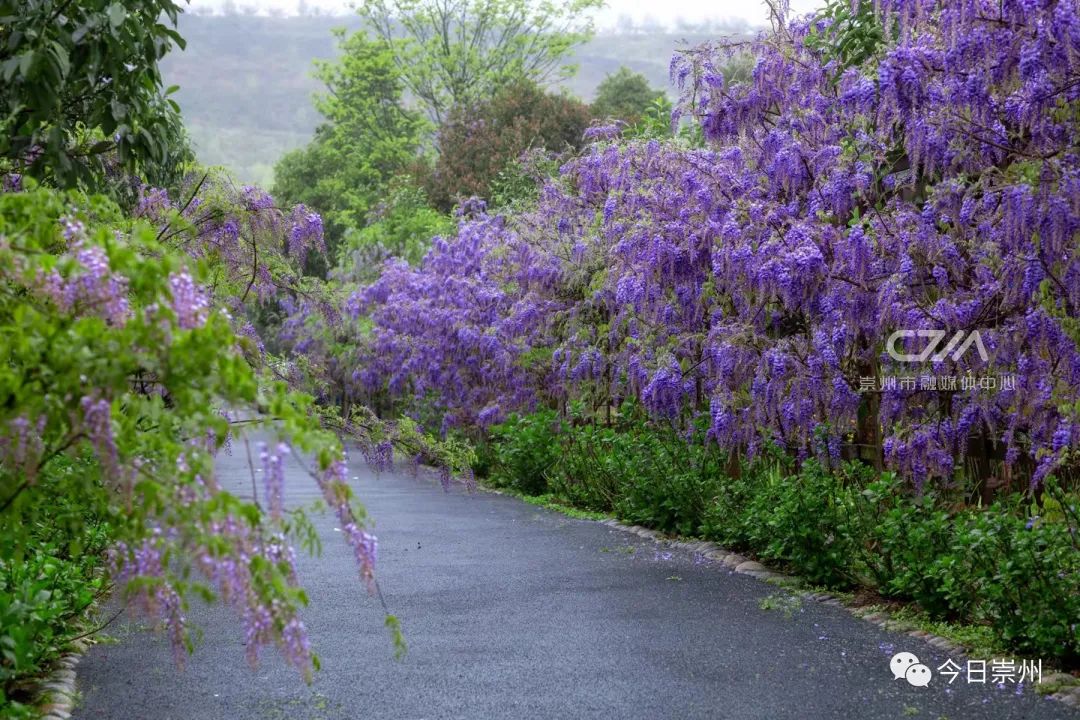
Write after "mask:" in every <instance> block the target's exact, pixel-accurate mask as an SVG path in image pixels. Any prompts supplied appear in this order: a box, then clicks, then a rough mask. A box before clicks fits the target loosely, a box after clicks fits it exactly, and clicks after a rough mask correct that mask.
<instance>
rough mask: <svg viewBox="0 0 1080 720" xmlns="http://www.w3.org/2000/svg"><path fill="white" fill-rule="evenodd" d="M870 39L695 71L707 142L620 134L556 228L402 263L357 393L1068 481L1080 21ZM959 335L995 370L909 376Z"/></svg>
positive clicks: (910, 19)
mask: <svg viewBox="0 0 1080 720" xmlns="http://www.w3.org/2000/svg"><path fill="white" fill-rule="evenodd" d="M871 19H872V20H873V22H875V23H878V24H880V25H881V27H882V28H883V32H882V33H881V36H882V37H884V38H888V40H886V41H882V43H881V44H880V46H879V47H876V48H874V49H873V52H872V53H870V54H869V56H868V58H867V59H864V60H861V61H859V62H858V63H850V64H845V61H844V59H843V58H842V57H840V56H839V55H838V54H837V50H836V43H835V42H822V38H823V37H825V38H829V37H830V36H829V32H831V31H832V30H831V29H830V26H829V22H828V21H826V20H821V19H817V18H814V17H807V18H802V19H795V20H790V19H783V20H781V21H780V23H779V24H778V25H777V27H776V28H774V30H773V31H772V32H769V33H763V34H762V35H761V36H760V37H759V38H758V39H757V40H756V41H754V42H753V43H752V44H751V45H750V47H749V48H747V47H746V46H745V45H718V46H714V47H702V48H698V49H695V50H692V51H688V52H685V53H683V54H681V55H679V56H676V58H675V59H674V61H673V64H672V76H673V79H674V80H675V81H676V82H677V83H679V84H680V87H681V88H682V90H683V93H684V95H683V99H682V102H681V106H680V109H679V110H678V111H677V112H676V118H675V120H676V121H679V119H680V117H687V116H689V117H691V118H692V120H693V122H695V123H697V124H698V125H699V127H700V128H701V131H702V135H703V137H704V142H703V143H702V144H701V145H700V146H695V145H692V144H688V143H687V142H684V141H682V140H678V141H665V142H661V141H656V140H652V141H647V142H643V141H621V140H618V139H606V138H607V137H608V135H607V134H606V133H596V138H597V140H598V142H597V143H595V144H593V145H592V146H591V148H590V149H589V150H588V151H586V153H585V154H584V155H583V156H581V157H579V158H577V159H575V160H572V161H571V162H569V163H568V164H567V165H566V166H565V167H563V169H562V172H561V176H560V177H559V178H558V179H557V180H555V181H553V182H551V183H550V184H549V185H548V186H547V187H545V188H544V189H543V191H542V192H541V194H540V198H539V202H538V205H537V207H536V208H535V209H533V210H530V211H527V212H522V213H518V214H514V215H510V216H505V217H504V216H489V215H487V214H479V215H476V216H474V217H472V218H463V220H462V223H461V226H460V228H459V231H458V234H457V236H456V237H453V238H443V239H438V240H437V241H436V242H435V245H434V247H433V248H432V250H431V252H430V254H429V255H428V257H427V258H426V259H425V261H424V263H423V264H422V266H421V267H420V268H418V269H414V268H409V267H407V266H405V265H403V264H400V263H397V264H394V263H391V264H389V265H388V266H387V267H386V268H385V269H384V271H383V274H382V276H381V277H380V279H379V280H378V281H376V282H375V283H374V284H373V285H371V286H370V287H369V288H367V289H366V290H364V291H363V292H362V293H360V294H359V295H358V297H357V299H356V303H355V307H356V308H357V309H358V310H359V311H361V312H362V313H363V314H364V316H365V319H366V321H370V322H371V323H372V324H373V326H372V328H371V330H370V336H371V338H372V343H373V348H376V350H374V351H373V358H372V360H373V362H370V363H364V364H363V365H362V366H361V367H362V369H361V370H359V371H358V380H359V381H360V382H361V383H362V384H363V386H364V387H366V388H379V389H382V390H386V391H388V392H390V393H391V394H395V395H398V396H412V397H417V398H421V399H423V398H434V402H436V403H441V404H442V405H443V406H444V408H445V410H446V415H445V418H446V420H445V422H446V423H462V424H480V425H483V424H485V423H487V422H492V421H496V420H498V419H499V418H501V417H502V416H503V415H504V414H505V413H506V412H508V411H510V410H515V409H519V408H522V407H527V406H529V405H530V404H531V403H534V402H536V400H537V398H549V399H555V400H557V399H566V398H568V397H588V398H593V399H595V400H596V406H597V407H600V406H603V405H606V404H609V403H615V404H617V403H618V402H620V401H621V400H622V399H625V398H630V397H633V398H637V399H639V400H640V401H641V402H642V404H643V405H644V406H645V407H646V408H647V409H648V410H649V411H650V412H651V413H653V414H654V415H655V416H656V417H660V418H668V419H673V420H679V421H687V420H689V419H692V418H696V417H705V418H706V419H707V424H708V427H709V436H710V438H711V439H712V440H714V441H715V442H717V443H719V444H720V445H721V446H723V447H725V448H728V449H730V450H737V451H739V452H740V453H749V454H751V455H752V454H754V453H756V452H759V451H760V450H761V448H762V447H763V446H764V445H765V444H774V445H780V446H782V447H783V448H785V449H787V450H788V451H789V452H791V453H793V454H795V455H797V456H799V457H809V456H817V457H819V458H820V459H822V461H824V462H826V463H834V462H837V461H839V460H840V459H841V457H842V456H843V455H844V453H845V452H854V451H858V450H859V449H860V448H861V449H862V453H863V456H864V457H866V456H867V455H870V456H876V457H877V458H878V459H879V461H880V462H883V463H885V464H886V465H888V466H891V467H893V468H895V469H897V470H899V471H900V472H902V473H903V474H905V475H906V476H907V477H909V478H910V479H911V480H912V481H913V482H914V483H916V484H917V485H921V484H922V483H923V482H925V481H927V480H928V479H930V478H934V477H938V478H948V477H951V476H952V475H953V474H954V472H955V471H956V470H957V468H958V467H959V464H960V463H962V462H963V460H964V458H965V456H966V455H967V454H968V452H969V448H970V445H971V443H972V442H973V441H975V440H977V439H980V438H983V439H986V440H988V441H989V442H992V443H996V444H999V445H1000V446H1001V447H1003V449H1004V457H1005V467H1006V473H1007V474H1012V475H1016V476H1019V475H1020V474H1021V471H1022V474H1023V481H1024V482H1027V483H1030V484H1031V485H1038V484H1039V483H1041V482H1042V481H1043V479H1044V478H1045V477H1046V475H1047V474H1048V473H1050V472H1052V471H1053V469H1054V468H1055V467H1057V466H1059V465H1060V464H1061V463H1062V462H1065V461H1066V460H1067V456H1068V451H1069V449H1070V448H1075V447H1076V444H1077V441H1078V440H1080V431H1078V428H1080V418H1078V417H1077V414H1078V407H1080V406H1078V404H1077V402H1076V401H1077V399H1078V396H1077V391H1076V388H1077V387H1080V331H1078V328H1077V324H1076V320H1077V318H1078V316H1080V242H1078V241H1077V239H1078V232H1080V154H1078V152H1077V148H1076V147H1075V138H1076V136H1077V131H1078V127H1077V122H1076V117H1077V113H1076V110H1077V107H1078V106H1080V82H1077V78H1080V7H1078V5H1077V3H1076V0H1025V1H1020V0H1005V1H1004V2H998V0H994V1H993V2H990V1H989V0H955V1H952V0H950V1H949V2H943V1H941V0H882V1H881V2H878V3H876V5H875V10H874V12H873V15H872V18H871ZM833 40H835V38H833ZM747 50H749V51H750V52H752V54H753V55H754V57H755V64H754V69H753V72H752V76H751V78H750V79H749V80H748V81H747V82H730V81H729V80H728V79H727V78H725V76H724V73H723V70H722V68H723V67H724V65H725V62H726V61H727V60H728V59H730V58H731V57H733V56H734V55H736V54H738V53H742V52H746V51H747ZM896 333H900V336H899V337H900V339H899V340H897V338H896V337H894V334H896ZM934 333H938V334H939V335H940V336H942V337H944V338H946V340H949V339H952V338H954V337H959V339H960V340H961V341H962V339H963V338H969V337H971V336H972V334H974V333H978V336H979V340H980V344H981V347H980V346H979V345H971V344H968V345H966V346H965V345H963V344H961V343H960V342H959V341H957V342H956V343H954V344H952V345H951V346H949V347H948V348H947V349H948V352H937V353H932V354H929V355H927V357H926V358H925V359H924V360H919V361H914V362H912V361H909V360H908V359H904V356H905V355H915V356H919V355H920V352H921V351H922V350H923V349H924V347H925V345H926V342H927V340H926V338H927V337H929V336H930V335H932V334H934ZM947 344H948V343H947V342H942V344H941V347H940V348H939V349H941V350H944V349H946V347H947ZM982 349H985V350H986V352H985V354H984V353H983V352H981V350H982ZM959 350H963V352H959ZM908 378H912V379H913V380H912V381H908ZM948 378H953V382H952V383H950V382H948ZM939 380H941V383H940V384H939V382H938V381H939Z"/></svg>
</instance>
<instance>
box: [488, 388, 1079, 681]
mask: <svg viewBox="0 0 1080 720" xmlns="http://www.w3.org/2000/svg"><path fill="white" fill-rule="evenodd" d="M555 420H556V418H555V415H554V414H553V413H551V412H549V411H548V412H544V413H542V414H538V415H529V416H525V417H517V416H515V417H514V418H512V420H511V421H510V422H508V423H506V424H504V425H502V426H498V428H497V429H496V431H495V432H493V433H492V434H491V437H490V438H489V440H488V443H487V444H486V445H485V448H486V452H485V454H486V455H487V456H488V457H490V458H492V460H491V462H493V463H494V464H495V467H496V468H497V470H496V471H495V476H496V478H497V482H499V483H501V484H513V483H514V482H515V480H518V479H520V478H532V479H533V480H532V481H531V482H530V481H526V482H520V481H519V482H518V484H517V485H515V487H517V489H519V490H521V491H523V492H528V493H532V494H541V493H547V495H546V498H547V499H548V500H549V501H550V502H554V503H557V504H565V505H570V506H573V507H578V508H583V509H586V510H593V511H601V512H610V513H613V514H614V515H616V516H617V517H619V518H620V519H622V520H623V521H625V522H629V523H634V524H640V525H645V526H648V527H652V528H655V529H658V530H661V531H664V532H668V533H678V534H681V535H684V536H702V537H705V538H708V539H712V540H716V541H718V542H719V543H721V544H722V545H724V546H725V547H728V548H731V549H733V550H739V551H743V552H749V553H752V554H753V555H755V556H756V557H759V558H761V559H763V560H766V561H769V562H770V563H771V564H774V565H776V566H779V567H782V568H786V569H789V570H791V571H792V572H794V573H796V574H798V575H800V576H802V577H803V578H805V579H806V580H807V581H809V582H811V583H814V584H817V585H823V586H827V587H832V588H836V589H844V590H852V589H857V588H863V589H867V590H871V591H873V592H876V593H878V594H880V595H881V596H883V597H885V598H888V599H890V600H896V601H908V602H914V603H916V604H917V605H918V606H919V607H920V608H922V609H923V610H924V611H926V612H927V613H928V614H929V615H930V616H931V617H934V618H937V619H942V620H949V621H955V622H966V623H974V624H978V625H983V626H986V627H987V628H989V629H990V631H991V633H992V634H993V635H994V637H996V638H997V640H998V642H1000V643H1001V644H1002V645H1003V646H1005V647H1010V648H1013V649H1015V650H1016V651H1019V652H1022V653H1028V654H1031V655H1033V656H1038V657H1044V658H1046V659H1048V660H1055V661H1058V662H1062V663H1065V664H1070V663H1073V664H1074V663H1076V662H1077V660H1078V659H1080V623H1077V622H1076V618H1078V617H1080V547H1078V545H1077V542H1078V541H1077V537H1076V533H1075V529H1073V525H1072V524H1071V520H1070V518H1075V516H1076V513H1077V510H1078V507H1080V498H1078V497H1077V494H1076V492H1075V490H1073V491H1065V490H1064V489H1063V488H1062V487H1061V486H1060V485H1059V484H1058V483H1057V481H1055V480H1053V479H1051V481H1050V482H1049V483H1048V485H1047V493H1046V495H1044V496H1041V497H1040V499H1039V500H1038V502H1036V501H1035V500H1034V499H1033V498H1031V497H1027V496H1023V495H1020V496H1014V497H1012V498H1011V499H1010V498H1003V499H1001V500H1000V501H998V502H997V503H995V504H993V505H991V506H989V507H987V508H971V507H963V506H958V505H955V504H950V502H949V498H947V497H946V496H945V493H944V491H941V490H938V489H935V488H925V489H924V491H923V492H922V493H917V492H915V491H914V490H913V489H912V488H911V487H910V485H909V484H908V483H905V482H904V481H903V480H902V479H901V478H899V477H898V476H897V475H895V474H893V473H882V474H879V473H877V472H876V471H875V470H873V468H871V467H870V466H868V465H866V464H863V463H858V462H848V463H843V464H841V465H840V466H838V467H835V468H832V469H830V468H826V467H824V466H822V465H821V464H819V463H818V462H817V461H815V460H808V461H806V462H804V463H802V465H801V466H798V465H796V464H795V463H794V462H793V461H792V459H791V458H789V457H787V456H785V455H784V454H783V453H782V452H779V451H777V450H773V449H770V450H767V451H766V452H765V453H764V454H762V455H761V456H759V457H758V458H756V459H754V460H753V461H743V462H741V463H737V464H735V463H732V462H730V459H729V458H728V457H727V456H726V455H725V454H724V453H722V452H720V451H719V450H718V449H717V448H716V447H715V445H713V446H709V445H707V444H706V443H704V442H699V441H691V442H689V443H688V442H687V438H686V437H685V436H684V435H682V434H678V433H675V432H673V431H672V430H671V429H670V428H666V427H664V426H662V425H657V424H655V423H650V422H647V421H645V420H643V419H640V418H639V417H638V416H637V415H636V414H635V413H634V411H633V408H632V406H630V405H627V408H626V412H625V414H619V415H617V417H615V418H614V421H613V422H612V423H611V424H610V425H608V424H602V423H598V422H590V421H588V420H586V419H584V418H582V417H579V416H578V415H576V414H575V415H573V417H572V421H573V422H572V423H569V424H568V423H562V424H558V423H556V422H555ZM500 459H501V462H500ZM736 469H737V472H735V470H736Z"/></svg>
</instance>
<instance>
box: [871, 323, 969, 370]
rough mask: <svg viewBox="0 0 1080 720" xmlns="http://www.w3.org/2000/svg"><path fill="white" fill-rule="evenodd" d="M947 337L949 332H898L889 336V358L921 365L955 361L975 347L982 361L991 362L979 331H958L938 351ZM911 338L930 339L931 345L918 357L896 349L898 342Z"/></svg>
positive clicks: (887, 348) (886, 344) (886, 348)
mask: <svg viewBox="0 0 1080 720" xmlns="http://www.w3.org/2000/svg"><path fill="white" fill-rule="evenodd" d="M946 335H948V332H946V331H945V330H897V331H896V332H894V333H893V334H892V335H890V336H889V340H888V341H887V342H886V343H885V350H886V352H888V353H889V357H891V358H892V359H893V360H896V361H897V362H917V363H921V362H926V360H927V359H932V360H933V361H934V362H940V361H941V360H944V359H945V358H947V357H952V359H953V360H954V361H955V360H959V359H960V358H962V357H963V356H964V353H966V352H967V351H968V349H970V348H971V346H972V345H974V346H975V349H976V350H977V351H978V352H979V357H980V358H982V361H983V362H990V356H989V355H988V354H987V353H986V346H985V345H983V341H982V336H981V335H979V331H978V330H972V331H971V332H970V333H966V332H964V331H963V330H957V331H956V334H955V335H953V336H952V339H951V340H949V342H948V344H946V345H945V347H943V348H941V349H940V350H938V347H939V346H940V345H941V341H942V340H944V339H945V336H946ZM911 337H923V338H930V344H929V345H927V346H926V348H925V349H924V350H923V351H922V352H921V353H919V354H918V355H911V354H908V353H902V352H900V351H899V350H897V349H896V342H897V341H898V340H900V339H901V338H911ZM935 350H937V352H935Z"/></svg>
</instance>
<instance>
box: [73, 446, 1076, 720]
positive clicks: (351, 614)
mask: <svg viewBox="0 0 1080 720" xmlns="http://www.w3.org/2000/svg"><path fill="white" fill-rule="evenodd" d="M218 467H219V475H220V480H221V482H222V483H223V484H224V485H225V486H226V487H229V488H230V489H233V490H234V491H235V492H237V493H238V494H245V493H247V494H250V487H251V480H250V475H249V472H248V469H247V467H246V464H245V462H244V452H243V450H242V446H241V447H238V448H237V451H236V452H235V453H234V455H233V456H223V457H222V459H221V460H220V461H219V465H218ZM351 467H352V474H353V475H354V476H355V480H354V483H355V485H356V490H357V491H358V493H359V495H360V497H361V498H362V499H363V500H364V502H365V503H366V506H367V508H368V511H369V513H370V514H371V516H372V518H373V519H374V521H375V528H374V529H375V532H376V534H377V535H378V537H379V564H378V576H379V580H380V584H381V587H382V590H383V593H384V595H385V598H386V602H387V604H388V605H389V607H390V610H391V611H392V612H394V613H395V614H397V615H398V617H399V618H400V619H401V623H402V627H403V630H404V632H405V636H406V640H407V643H408V648H409V649H408V654H407V656H406V657H405V659H404V660H403V661H400V662H398V661H395V660H394V658H393V647H392V644H391V642H390V639H389V635H388V633H387V631H386V630H385V629H384V628H383V614H382V611H381V608H380V606H379V604H378V601H377V600H376V599H375V598H373V597H370V596H369V595H367V593H366V591H365V590H364V589H363V588H362V586H361V584H360V582H359V581H358V579H357V574H356V567H355V564H354V562H353V559H352V554H351V551H350V550H349V549H348V548H347V547H346V546H345V544H344V542H343V541H342V539H341V537H340V534H339V533H338V532H336V531H335V529H334V521H333V518H332V516H330V515H329V514H328V515H326V516H325V517H321V518H319V517H317V518H316V523H317V525H318V527H319V530H320V532H321V534H322V536H323V541H324V550H323V555H322V556H321V557H319V558H306V557H301V559H300V569H299V570H300V577H301V582H302V583H303V584H304V585H305V587H306V588H307V589H308V590H309V593H310V596H311V606H310V607H309V608H308V609H307V610H306V612H305V614H304V620H305V622H306V623H307V625H308V628H309V630H310V633H311V639H312V644H313V647H314V649H315V650H316V652H317V653H318V654H319V655H320V657H321V659H322V663H323V669H322V670H321V671H320V672H318V673H317V676H316V678H315V681H314V682H313V683H312V685H310V686H306V685H304V683H303V682H302V680H301V678H300V677H299V676H298V675H297V674H296V672H295V671H293V670H291V669H289V668H288V667H286V666H285V664H284V662H283V661H282V660H281V658H280V657H279V656H278V655H277V653H276V652H275V651H274V650H273V649H266V650H264V652H263V659H262V662H261V664H260V666H259V667H258V668H255V669H252V668H250V667H249V666H248V665H247V664H246V663H245V661H244V648H243V643H242V632H241V629H240V625H239V622H238V620H237V618H236V617H235V615H234V612H233V611H232V610H230V609H228V608H223V607H221V606H210V607H207V606H202V605H199V606H196V607H193V608H192V610H191V612H190V613H189V621H190V622H192V623H193V624H195V625H198V626H200V627H201V628H202V630H203V633H204V634H203V637H202V639H201V641H200V643H199V645H198V647H197V650H196V652H195V654H194V656H192V657H191V658H190V659H189V662H188V665H187V667H186V669H185V670H183V671H182V672H180V671H177V670H176V669H175V667H174V665H173V661H172V656H171V651H170V648H169V646H168V643H167V641H166V640H165V639H164V638H163V637H161V636H159V635H156V634H154V633H153V632H150V631H148V630H146V629H145V628H144V627H143V626H142V625H141V624H140V623H139V622H137V621H133V620H130V619H127V618H126V616H122V619H121V620H118V621H117V622H115V623H114V624H113V625H111V626H110V627H109V628H108V631H107V632H108V633H109V635H110V636H111V640H112V641H111V642H106V643H102V644H98V645H95V646H94V647H93V648H92V649H91V650H90V652H89V653H88V655H87V657H86V658H84V660H83V661H82V663H81V664H80V666H79V669H78V681H77V682H78V688H79V690H80V692H81V694H82V697H81V701H80V703H79V705H78V707H77V709H76V711H75V715H74V716H75V717H76V718H79V719H80V720H100V719H103V718H108V719H109V720H128V719H137V720H143V719H145V720H203V719H205V720H212V719H217V718H220V719H222V720H249V719H250V720H263V719H266V720H293V719H297V720H300V719H304V720H337V719H349V720H353V719H356V720H359V719H361V718H363V719H372V718H374V719H382V718H386V719H392V720H399V719H400V720H420V719H422V718H429V719H435V718H543V719H545V720H547V719H555V718H560V719H561V718H605V719H607V718H643V719H646V718H647V719H650V720H656V719H660V718H672V719H677V720H690V719H692V718H718V719H719V718H730V719H732V720H751V719H758V718H760V719H761V720H784V719H786V718H792V719H793V720H794V719H798V720H814V719H817V718H842V719H843V720H874V719H876V718H889V719H902V718H912V717H913V718H924V719H927V720H941V719H942V718H947V719H948V720H962V719H966V718H970V719H972V720H976V719H977V720H987V719H990V718H1002V719H1005V718H1008V719H1013V718H1015V719H1020V718H1030V719H1033V720H1035V719H1038V720H1043V719H1045V720H1051V719H1059V718H1060V719H1062V720H1065V719H1067V718H1072V720H1077V718H1080V713H1077V712H1075V711H1073V710H1072V709H1070V708H1068V707H1066V706H1064V705H1062V704H1061V703H1058V702H1054V701H1050V700H1048V699H1045V698H1043V697H1040V696H1037V695H1036V694H1035V693H1034V692H1031V690H1030V688H1020V689H1021V690H1022V692H1020V693H1018V692H1017V686H1016V685H1007V686H1006V687H1005V688H1003V689H999V688H997V687H994V686H991V685H968V684H966V683H965V678H964V676H961V677H959V678H958V679H957V680H956V681H955V682H953V683H952V684H951V685H950V684H948V683H947V682H946V680H945V678H943V677H941V676H938V677H935V678H934V679H933V680H932V681H931V683H930V685H929V686H928V687H922V688H919V687H913V686H911V685H910V684H908V683H907V681H905V680H904V679H903V678H901V679H899V680H894V679H893V676H892V673H891V672H890V670H889V659H890V656H891V654H892V653H893V652H900V651H908V652H913V653H915V654H916V655H917V656H918V657H919V658H920V659H921V660H922V662H923V663H925V664H926V665H927V666H929V667H930V668H937V667H939V666H940V665H941V664H942V663H944V662H945V660H946V659H947V658H946V655H945V654H944V653H943V652H942V651H939V650H937V649H935V648H932V647H930V646H929V645H927V644H925V643H924V642H922V641H919V640H916V639H914V638H911V637H908V636H906V635H902V634H897V633H890V632H887V631H884V630H882V629H880V628H878V627H877V626H875V625H872V624H870V623H868V622H866V621H863V620H859V619H857V618H855V617H853V616H851V615H850V614H848V613H847V612H845V611H844V610H843V609H842V608H837V607H832V606H828V605H824V604H821V603H817V602H814V601H809V600H804V601H801V602H799V601H786V600H784V599H783V598H784V593H783V592H782V591H781V590H779V589H778V588H776V587H774V586H772V585H768V584H766V583H763V582H761V581H759V580H756V579H754V578H751V577H748V576H745V575H739V574H733V573H732V572H730V571H729V570H728V569H726V568H724V567H723V566H721V565H719V564H717V563H712V562H708V561H703V559H702V558H700V557H694V556H693V555H691V554H688V553H684V552H681V551H675V550H671V549H669V548H663V547H660V546H658V545H657V544H655V543H653V542H652V541H647V540H643V539H641V538H639V537H637V536H635V535H632V534H630V533H626V532H623V531H620V530H617V529H613V528H609V527H607V526H605V525H602V524H600V523H596V522H592V521H587V520H576V519H571V518H568V517H565V516H563V515H561V514H558V513H555V512H551V511H547V510H544V509H540V508H536V507H533V506H531V505H528V504H526V503H523V502H521V501H519V500H516V499H513V498H510V497H506V496H501V495H495V494H491V493H485V492H479V493H474V494H468V493H466V492H465V491H464V490H463V489H462V488H461V486H457V485H455V487H454V488H453V489H452V490H451V492H450V493H445V492H443V490H442V488H441V487H440V486H439V484H438V483H437V482H435V481H434V480H433V479H431V478H427V477H421V478H413V477H411V476H409V474H408V473H405V472H401V473H394V474H386V473H384V474H382V475H380V476H379V477H376V476H375V475H373V474H372V473H371V472H369V471H368V470H367V469H366V468H365V467H363V464H362V462H361V461H360V460H359V454H358V453H354V461H353V463H352V466H351ZM286 482H287V488H288V490H287V493H288V494H287V502H289V503H303V502H310V501H313V500H314V499H315V498H316V497H317V491H316V489H315V487H314V484H313V483H312V482H311V481H310V479H308V478H307V477H306V476H305V475H304V474H303V472H302V471H301V470H300V468H299V467H298V466H297V465H296V463H295V462H294V461H290V464H289V468H288V472H287V477H286ZM763 606H764V607H763ZM957 660H958V662H959V663H961V664H962V663H963V660H962V659H959V658H957Z"/></svg>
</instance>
